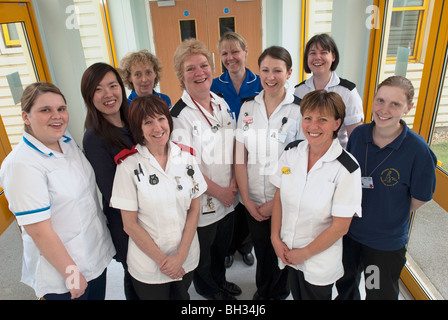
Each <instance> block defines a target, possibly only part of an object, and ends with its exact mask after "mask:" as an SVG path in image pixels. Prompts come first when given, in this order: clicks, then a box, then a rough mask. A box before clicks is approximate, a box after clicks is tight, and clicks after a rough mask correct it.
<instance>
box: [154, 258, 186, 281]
mask: <svg viewBox="0 0 448 320" xmlns="http://www.w3.org/2000/svg"><path fill="white" fill-rule="evenodd" d="M184 261H185V259H182V258H181V257H180V255H179V254H175V255H172V256H168V257H166V259H165V260H164V261H163V262H162V263H161V264H160V271H162V273H163V274H165V275H167V276H168V277H170V278H171V279H173V280H175V279H180V278H182V277H183V276H184V275H185V270H184V268H183V267H182V264H183V263H184Z"/></svg>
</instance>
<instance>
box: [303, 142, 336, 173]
mask: <svg viewBox="0 0 448 320" xmlns="http://www.w3.org/2000/svg"><path fill="white" fill-rule="evenodd" d="M298 147H299V150H300V151H301V152H303V153H305V154H306V159H308V152H309V144H308V141H307V140H305V141H304V142H303V143H300V144H299V146H298ZM342 150H343V149H342V146H341V144H340V143H339V140H338V138H335V139H333V142H332V143H331V146H330V148H329V149H328V150H327V152H326V153H325V154H324V155H323V156H322V158H320V159H319V160H318V161H317V162H316V164H315V166H316V165H317V164H318V163H319V167H320V166H321V165H322V163H323V162H332V161H335V160H336V159H337V158H338V157H339V156H340V155H341V152H342Z"/></svg>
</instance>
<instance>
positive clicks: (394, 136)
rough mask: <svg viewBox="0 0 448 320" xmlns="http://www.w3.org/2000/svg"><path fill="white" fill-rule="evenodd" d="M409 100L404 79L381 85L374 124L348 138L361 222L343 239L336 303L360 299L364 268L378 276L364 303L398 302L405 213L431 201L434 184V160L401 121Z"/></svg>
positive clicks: (409, 89) (354, 222)
mask: <svg viewBox="0 0 448 320" xmlns="http://www.w3.org/2000/svg"><path fill="white" fill-rule="evenodd" d="M413 97H414V88H413V85H412V83H411V82H410V81H409V80H408V79H406V78H404V77H400V76H393V77H390V78H388V79H386V80H384V81H383V82H382V83H381V84H380V85H379V86H378V90H377V92H376V94H375V96H374V100H373V107H372V113H373V121H372V122H371V123H369V124H364V125H362V126H360V127H358V128H356V129H355V130H354V131H353V133H352V134H351V136H350V139H349V142H348V145H347V151H349V152H350V153H351V154H353V155H354V156H355V157H356V159H357V160H358V162H359V164H360V166H361V173H362V186H363V194H362V218H360V219H358V218H356V217H355V218H353V220H352V224H351V226H350V229H349V232H348V234H347V235H346V236H345V237H344V255H343V264H344V269H345V274H344V276H343V278H341V279H340V280H339V281H338V282H337V289H338V293H339V296H338V299H360V294H359V290H358V288H359V281H360V277H361V272H362V271H364V272H366V268H368V267H370V268H369V269H368V270H374V271H373V272H378V274H377V275H378V276H379V283H372V286H366V299H381V300H396V299H398V294H399V288H398V279H399V277H400V273H401V270H402V269H403V266H404V264H405V262H406V245H407V243H408V231H409V219H410V212H411V211H415V210H417V209H418V208H419V207H421V206H422V205H423V204H424V203H425V202H427V201H430V200H431V199H432V196H433V193H434V189H435V185H436V177H435V166H436V163H437V159H436V156H435V155H434V153H433V152H432V151H431V149H430V148H429V146H428V144H427V143H426V141H425V140H424V139H423V138H422V137H420V136H419V135H417V134H416V133H414V132H413V131H412V130H410V129H409V128H408V126H407V125H406V123H405V122H404V121H403V120H402V117H403V116H404V115H405V114H407V113H408V112H409V111H410V110H411V108H412V106H413V102H412V101H413ZM371 266H374V268H373V269H371V268H372V267H371ZM365 274H366V273H365ZM367 274H371V271H370V272H367Z"/></svg>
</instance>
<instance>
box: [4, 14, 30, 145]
mask: <svg viewBox="0 0 448 320" xmlns="http://www.w3.org/2000/svg"><path fill="white" fill-rule="evenodd" d="M6 26H7V27H8V31H9V35H10V36H13V37H14V38H13V39H14V41H15V44H14V46H13V47H11V46H8V45H7V43H8V41H7V40H5V32H2V35H1V37H2V39H0V81H1V82H2V83H3V84H2V87H1V89H0V115H1V117H2V120H3V124H4V126H5V129H6V133H7V135H8V138H9V142H10V143H11V147H14V146H16V145H17V144H18V143H19V141H20V139H21V137H22V134H23V121H22V111H21V107H20V98H21V96H22V92H23V90H24V88H25V87H26V86H28V85H29V84H31V83H33V82H36V81H37V80H38V77H37V76H36V71H35V70H36V67H35V65H34V59H33V56H32V54H31V53H30V49H29V47H28V43H29V41H28V36H27V34H26V30H25V28H24V26H23V24H22V23H19V22H17V23H9V24H0V27H1V30H4V29H5V27H6ZM11 30H14V35H13V33H12V32H11ZM10 39H11V38H10Z"/></svg>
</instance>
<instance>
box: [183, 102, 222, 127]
mask: <svg viewBox="0 0 448 320" xmlns="http://www.w3.org/2000/svg"><path fill="white" fill-rule="evenodd" d="M210 98H211V99H213V96H212V95H210ZM190 99H191V100H192V101H193V102H194V104H195V105H196V107H197V108H198V109H199V111H201V113H202V116H203V117H204V118H205V120H207V122H208V124H209V125H210V127H211V128H214V127H215V126H213V125H212V123H211V122H210V120H209V119H208V118H207V116H206V115H205V113H204V111H202V108H201V107H200V106H199V105H198V103H197V102H196V101H195V100H194V99H193V98H192V97H191V95H190ZM218 106H219V111H221V105H220V104H218ZM210 108H211V109H212V111H213V106H212V101H211V100H210Z"/></svg>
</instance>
